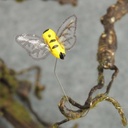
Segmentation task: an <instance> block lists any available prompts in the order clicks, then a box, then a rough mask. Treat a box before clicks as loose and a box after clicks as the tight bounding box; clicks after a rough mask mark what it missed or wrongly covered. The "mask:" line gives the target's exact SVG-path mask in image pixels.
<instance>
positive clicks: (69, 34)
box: [57, 15, 77, 50]
mask: <svg viewBox="0 0 128 128" xmlns="http://www.w3.org/2000/svg"><path fill="white" fill-rule="evenodd" d="M76 23H77V17H76V16H75V15H72V16H70V17H69V18H67V19H66V20H65V21H64V22H63V24H62V25H61V26H60V27H59V29H58V31H57V35H58V37H59V41H60V42H61V43H62V44H63V45H64V47H65V49H66V50H70V49H71V48H72V47H73V46H74V44H75V43H76V36H75V32H76Z"/></svg>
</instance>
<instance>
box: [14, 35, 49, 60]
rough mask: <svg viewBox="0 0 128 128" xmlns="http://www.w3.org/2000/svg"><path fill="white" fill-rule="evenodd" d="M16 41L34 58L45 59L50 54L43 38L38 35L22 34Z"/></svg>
mask: <svg viewBox="0 0 128 128" xmlns="http://www.w3.org/2000/svg"><path fill="white" fill-rule="evenodd" d="M15 39H16V42H17V43H18V44H19V45H21V46H22V47H23V48H24V49H26V51H27V52H28V54H29V55H30V56H31V57H32V58H33V59H37V60H39V59H44V58H46V57H47V55H48V54H49V48H48V46H47V45H46V44H44V43H43V39H42V38H40V37H39V36H37V35H32V34H21V35H18V36H16V38H15Z"/></svg>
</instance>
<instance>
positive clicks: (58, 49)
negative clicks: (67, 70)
mask: <svg viewBox="0 0 128 128" xmlns="http://www.w3.org/2000/svg"><path fill="white" fill-rule="evenodd" d="M42 38H43V39H44V43H46V44H47V45H48V46H49V49H50V52H51V53H52V55H53V56H55V57H56V58H59V59H64V57H65V55H66V52H65V48H64V46H63V44H62V43H61V42H59V40H58V37H57V35H56V33H55V32H54V31H53V30H52V29H47V30H45V31H44V32H43V34H42Z"/></svg>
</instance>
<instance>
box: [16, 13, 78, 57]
mask: <svg viewBox="0 0 128 128" xmlns="http://www.w3.org/2000/svg"><path fill="white" fill-rule="evenodd" d="M76 22H77V18H76V16H75V15H72V16H70V17H69V18H67V19H66V20H65V21H64V23H63V24H62V25H61V26H60V27H59V29H58V31H57V34H56V33H55V32H54V31H53V30H52V29H47V30H45V31H44V32H43V34H42V37H39V36H37V35H33V34H21V35H18V36H16V42H17V43H18V44H19V45H21V46H22V47H23V48H24V49H26V51H27V52H28V54H29V55H30V56H31V57H32V58H34V59H37V60H39V59H44V58H46V57H47V55H48V54H49V53H51V54H52V55H53V56H54V57H56V58H59V59H64V57H65V55H66V50H70V49H71V48H72V47H73V46H74V44H75V43H76V36H75V31H76Z"/></svg>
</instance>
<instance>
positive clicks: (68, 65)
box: [0, 0, 128, 128]
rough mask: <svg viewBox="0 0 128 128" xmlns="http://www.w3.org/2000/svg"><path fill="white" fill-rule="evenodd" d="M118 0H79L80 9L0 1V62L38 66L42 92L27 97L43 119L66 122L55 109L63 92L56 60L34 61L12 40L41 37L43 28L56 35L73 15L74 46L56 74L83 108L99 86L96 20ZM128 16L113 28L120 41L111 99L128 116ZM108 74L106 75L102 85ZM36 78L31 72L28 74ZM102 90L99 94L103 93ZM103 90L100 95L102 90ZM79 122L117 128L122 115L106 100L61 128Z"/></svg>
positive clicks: (34, 0)
mask: <svg viewBox="0 0 128 128" xmlns="http://www.w3.org/2000/svg"><path fill="white" fill-rule="evenodd" d="M114 3H116V0H98V1H97V0H78V5H77V6H75V7H73V6H72V5H63V6H62V5H60V4H59V3H58V2H57V1H52V0H51V1H41V0H26V1H24V2H22V3H18V2H16V1H14V0H0V58H2V59H3V60H4V61H5V63H6V64H7V66H8V67H10V68H14V69H15V70H17V71H19V70H21V69H24V68H27V67H30V66H32V65H38V66H40V67H41V68H42V79H41V83H42V84H45V86H46V90H45V91H44V92H43V93H42V96H43V99H42V100H37V99H36V98H35V97H34V96H33V95H31V96H30V98H31V102H32V106H33V109H34V110H35V111H36V112H37V113H38V114H39V116H40V117H41V119H43V120H45V121H48V122H51V123H55V122H57V121H61V120H62V119H64V116H63V115H62V114H61V113H60V111H59V110H58V106H57V105H58V102H59V100H60V99H61V97H62V95H63V93H62V91H61V89H60V87H59V85H58V83H57V80H56V79H55V76H54V72H53V68H54V63H55V58H54V57H53V56H52V55H49V56H48V57H47V58H46V59H44V60H40V61H36V60H33V59H32V58H31V57H30V56H29V55H28V54H27V52H26V51H25V50H24V49H23V48H22V47H21V46H19V45H18V44H17V43H16V42H15V36H16V35H18V34H22V33H30V34H36V35H38V36H41V35H42V32H43V31H44V30H45V29H47V28H52V29H53V30H55V31H57V29H58V28H59V26H60V25H61V24H62V23H63V21H64V20H65V19H66V18H68V17H69V16H71V15H73V14H75V15H76V16H77V31H76V36H77V43H76V45H75V46H74V47H73V48H72V49H71V50H70V51H69V52H67V55H66V57H65V60H58V65H57V73H58V76H59V79H60V81H61V82H62V84H63V86H64V89H65V91H66V93H67V94H68V96H70V97H72V98H73V99H74V100H75V101H78V102H79V103H81V104H84V102H85V100H86V98H87V96H88V92H89V91H90V89H91V87H93V86H94V85H96V84H97V66H98V62H97V60H96V53H97V44H98V40H99V36H100V35H101V33H102V32H103V26H102V25H101V23H100V17H101V16H103V15H104V14H105V13H106V9H107V8H108V7H109V6H110V5H112V4H114ZM127 23H128V16H127V15H126V16H124V17H123V18H122V19H121V20H120V21H118V22H117V23H116V24H115V30H116V33H117V38H118V50H117V52H116V65H117V66H118V68H119V74H118V76H117V78H116V79H115V81H114V83H113V86H112V89H111V91H110V94H109V96H111V97H114V98H115V99H116V100H118V101H119V102H120V104H121V105H122V107H123V109H124V111H125V114H126V116H127V117H128V79H127V78H128V73H127V69H128V66H127V65H128V56H127V54H128V44H127V43H128V41H127V40H128V26H127ZM112 73H113V72H112V71H105V75H106V76H105V77H106V84H107V83H108V82H109V80H110V77H111V74H112ZM27 77H28V79H34V75H33V73H31V75H29V76H27ZM102 91H103V90H102ZM102 91H101V92H102ZM75 123H78V124H79V128H102V127H104V128H110V127H113V128H121V127H123V126H122V124H121V120H120V116H119V114H118V112H117V110H115V108H114V107H113V106H112V105H111V104H110V103H108V102H102V103H100V104H99V105H98V106H97V107H96V108H94V109H93V110H91V111H90V112H89V113H88V114H87V116H86V117H83V118H81V119H78V120H75V121H70V122H68V123H66V124H64V125H62V127H64V128H70V127H71V126H72V125H73V124H75ZM1 126H2V128H13V126H12V125H11V124H10V123H7V121H6V120H5V119H3V118H2V117H0V128H1Z"/></svg>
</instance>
